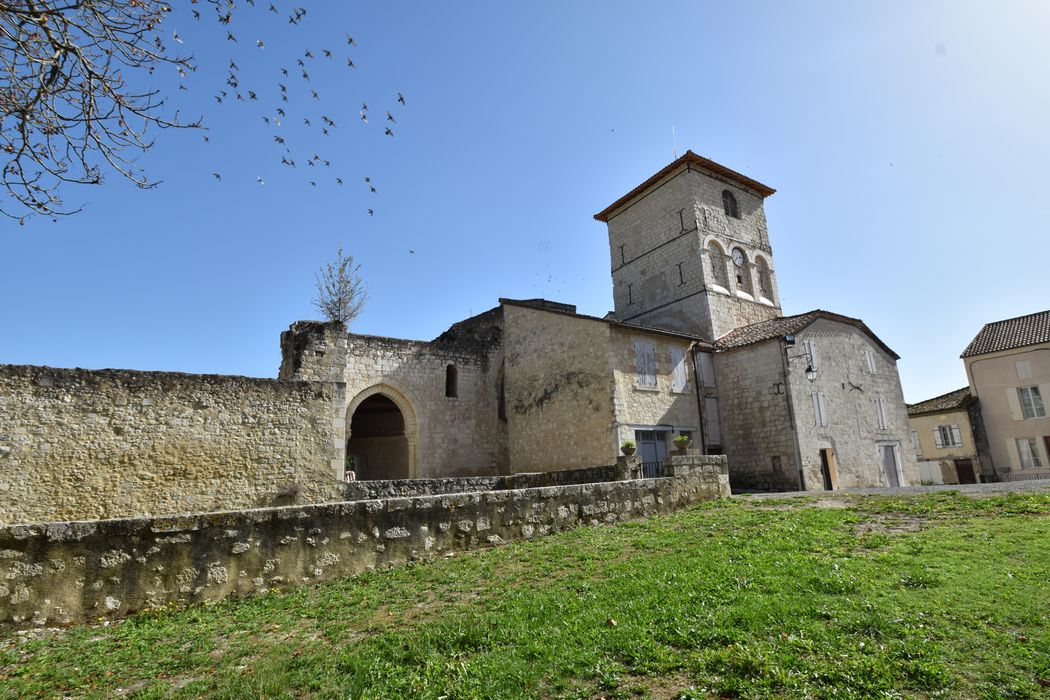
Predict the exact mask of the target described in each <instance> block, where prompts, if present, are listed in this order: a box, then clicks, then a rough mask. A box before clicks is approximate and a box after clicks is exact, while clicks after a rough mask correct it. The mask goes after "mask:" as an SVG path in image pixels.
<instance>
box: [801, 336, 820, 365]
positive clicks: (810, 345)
mask: <svg viewBox="0 0 1050 700" xmlns="http://www.w3.org/2000/svg"><path fill="white" fill-rule="evenodd" d="M802 346H803V347H804V348H806V354H807V355H809V361H810V366H811V367H812V368H813V369H817V365H818V362H817V344H816V342H814V341H812V340H803V341H802Z"/></svg>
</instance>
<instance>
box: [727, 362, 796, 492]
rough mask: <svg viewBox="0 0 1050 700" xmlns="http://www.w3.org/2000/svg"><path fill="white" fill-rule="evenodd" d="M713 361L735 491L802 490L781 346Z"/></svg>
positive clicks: (731, 477)
mask: <svg viewBox="0 0 1050 700" xmlns="http://www.w3.org/2000/svg"><path fill="white" fill-rule="evenodd" d="M792 354H794V353H792ZM713 360H714V365H715V374H716V376H717V377H718V384H719V387H720V391H719V413H720V414H721V425H722V439H723V443H724V445H725V451H726V455H727V456H728V457H729V463H730V464H732V465H733V468H732V470H731V471H730V474H729V477H730V481H731V482H732V484H733V488H734V489H735V490H744V489H747V490H750V489H757V490H761V491H793V490H796V489H798V487H799V482H798V467H797V465H796V458H795V443H794V440H793V439H792V425H791V414H790V413H789V411H788V397H787V393H786V386H785V385H784V383H783V382H784V378H783V373H784V370H783V364H782V362H783V361H782V359H781V355H780V346H779V344H778V343H775V342H772V343H764V344H761V345H753V346H749V347H746V348H741V349H738V350H733V351H731V352H720V353H715V354H714V356H713ZM795 362H796V363H797V362H798V361H797V360H796V361H795ZM778 382H779V383H780V386H779V388H778V387H777V386H776V385H777V383H778Z"/></svg>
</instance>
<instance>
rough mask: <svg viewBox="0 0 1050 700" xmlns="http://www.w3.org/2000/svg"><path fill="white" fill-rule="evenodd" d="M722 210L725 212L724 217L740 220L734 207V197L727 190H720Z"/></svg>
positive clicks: (738, 213)
mask: <svg viewBox="0 0 1050 700" xmlns="http://www.w3.org/2000/svg"><path fill="white" fill-rule="evenodd" d="M722 208H723V209H725V210H726V216H731V217H733V218H734V219H739V218H740V210H739V209H737V206H736V197H734V196H733V193H732V192H730V191H729V190H722Z"/></svg>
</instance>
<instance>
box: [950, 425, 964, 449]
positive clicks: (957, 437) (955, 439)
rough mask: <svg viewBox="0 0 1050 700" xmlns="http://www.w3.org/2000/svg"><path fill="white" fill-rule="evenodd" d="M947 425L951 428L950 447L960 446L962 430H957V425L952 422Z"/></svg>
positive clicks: (961, 444)
mask: <svg viewBox="0 0 1050 700" xmlns="http://www.w3.org/2000/svg"><path fill="white" fill-rule="evenodd" d="M948 427H949V428H951V431H952V447H962V446H963V443H962V431H961V430H959V426H958V425H956V424H955V423H952V424H951V425H950V426H948Z"/></svg>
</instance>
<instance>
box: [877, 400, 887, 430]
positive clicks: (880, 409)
mask: <svg viewBox="0 0 1050 700" xmlns="http://www.w3.org/2000/svg"><path fill="white" fill-rule="evenodd" d="M875 419H876V420H877V421H878V424H879V430H885V429H886V407H885V405H884V404H883V402H882V399H875Z"/></svg>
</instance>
